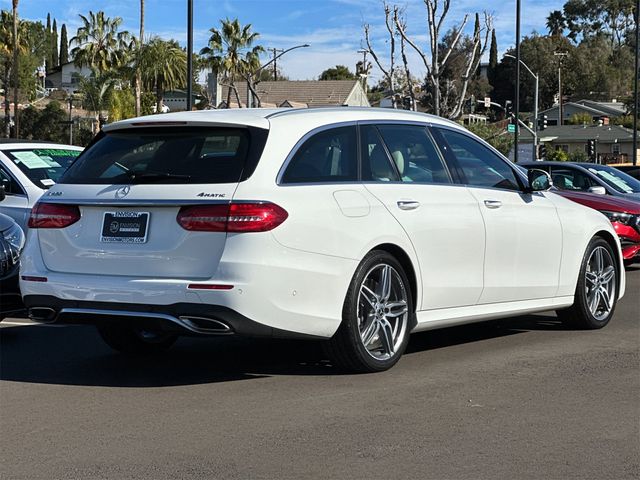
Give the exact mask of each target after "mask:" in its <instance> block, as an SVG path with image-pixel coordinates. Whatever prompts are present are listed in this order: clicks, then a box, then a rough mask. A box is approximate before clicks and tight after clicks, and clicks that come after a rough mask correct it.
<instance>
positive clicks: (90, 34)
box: [70, 11, 130, 73]
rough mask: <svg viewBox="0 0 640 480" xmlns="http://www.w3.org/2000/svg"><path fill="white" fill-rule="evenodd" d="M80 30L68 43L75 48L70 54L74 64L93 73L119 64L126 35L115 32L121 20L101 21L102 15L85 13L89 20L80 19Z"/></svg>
mask: <svg viewBox="0 0 640 480" xmlns="http://www.w3.org/2000/svg"><path fill="white" fill-rule="evenodd" d="M80 19H81V20H82V26H81V27H79V28H78V31H77V32H76V36H75V37H73V38H72V39H71V40H70V43H71V44H75V45H76V46H75V48H74V49H73V50H72V51H71V55H72V56H73V61H74V63H75V64H76V65H77V66H79V67H82V66H88V67H89V68H91V70H93V71H94V73H95V72H107V71H109V70H111V69H113V68H116V67H118V66H120V65H121V64H122V63H123V60H124V59H123V52H124V49H125V46H126V42H127V40H128V39H129V37H130V35H129V32H127V31H122V32H119V31H118V29H119V27H120V25H121V24H122V18H120V17H115V18H113V19H111V18H109V17H105V15H104V12H97V13H93V12H91V11H90V12H89V17H88V18H87V17H85V16H84V15H80Z"/></svg>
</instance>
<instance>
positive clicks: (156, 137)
mask: <svg viewBox="0 0 640 480" xmlns="http://www.w3.org/2000/svg"><path fill="white" fill-rule="evenodd" d="M251 136H252V135H251V133H250V131H249V130H248V129H244V128H222V127H220V128H216V127H214V128H196V127H194V128H188V129H185V128H183V129H177V128H176V129H168V128H150V129H132V130H120V131H115V132H108V133H106V134H105V135H104V136H103V137H102V138H100V139H99V140H98V141H97V142H96V143H94V144H93V145H92V146H90V147H89V148H88V149H87V151H86V152H85V154H84V155H83V156H82V157H81V158H80V159H79V160H78V161H77V162H76V163H75V164H74V165H73V166H72V167H71V168H70V169H69V171H68V172H67V173H66V174H65V176H64V177H63V178H62V180H61V183H85V184H129V183H228V182H237V181H239V180H240V178H241V177H242V174H243V170H244V169H245V162H246V160H247V157H248V155H249V154H250V150H251V145H252V143H253V145H254V146H255V145H258V144H260V143H261V142H260V141H258V140H256V141H254V142H251Z"/></svg>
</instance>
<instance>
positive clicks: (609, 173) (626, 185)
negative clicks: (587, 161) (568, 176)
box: [585, 165, 640, 193]
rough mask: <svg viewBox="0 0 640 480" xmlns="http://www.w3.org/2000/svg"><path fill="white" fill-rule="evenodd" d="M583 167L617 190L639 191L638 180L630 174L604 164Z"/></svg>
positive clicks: (622, 191) (625, 191)
mask: <svg viewBox="0 0 640 480" xmlns="http://www.w3.org/2000/svg"><path fill="white" fill-rule="evenodd" d="M585 168H586V169H587V170H589V171H590V172H591V173H593V174H594V175H597V177H598V178H599V179H600V180H602V181H603V182H605V183H606V184H607V185H609V186H610V187H611V188H613V189H614V190H616V191H617V192H620V193H640V181H638V180H636V179H635V178H633V177H632V176H631V175H627V174H626V173H624V172H621V171H620V170H617V169H615V168H612V167H607V166H606V165H589V166H588V167H585Z"/></svg>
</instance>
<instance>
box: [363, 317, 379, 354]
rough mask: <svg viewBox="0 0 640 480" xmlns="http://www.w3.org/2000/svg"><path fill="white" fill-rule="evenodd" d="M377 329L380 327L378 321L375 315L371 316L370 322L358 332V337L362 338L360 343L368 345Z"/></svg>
mask: <svg viewBox="0 0 640 480" xmlns="http://www.w3.org/2000/svg"><path fill="white" fill-rule="evenodd" d="M379 329H380V323H379V322H378V321H377V320H376V318H375V317H373V316H372V317H371V323H369V324H368V325H367V326H366V328H365V329H364V330H363V331H362V333H361V334H360V338H361V339H362V344H363V345H364V346H365V347H368V346H369V344H370V343H371V342H372V341H373V339H374V338H375V336H376V334H377V333H378V330H379Z"/></svg>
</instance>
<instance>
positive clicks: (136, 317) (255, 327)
mask: <svg viewBox="0 0 640 480" xmlns="http://www.w3.org/2000/svg"><path fill="white" fill-rule="evenodd" d="M24 304H25V305H26V306H27V308H28V309H29V316H30V317H31V318H32V319H33V320H37V321H41V322H46V323H58V324H80V325H100V324H105V323H120V324H126V325H134V326H136V327H141V328H149V329H155V330H161V331H166V332H173V333H177V334H181V335H241V336H249V337H267V338H298V339H316V338H322V337H316V336H314V335H306V334H302V333H296V332H290V331H286V330H281V329H278V328H273V327H270V326H268V325H264V324H262V323H259V322H256V321H254V320H251V319H249V318H247V317H245V316H243V315H241V314H240V313H238V312H236V311H235V310H232V309H230V308H228V307H223V306H217V305H202V304H197V303H174V304H171V305H145V304H136V303H113V302H90V301H74V300H61V299H59V298H56V297H52V296H49V295H26V296H25V297H24Z"/></svg>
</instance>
